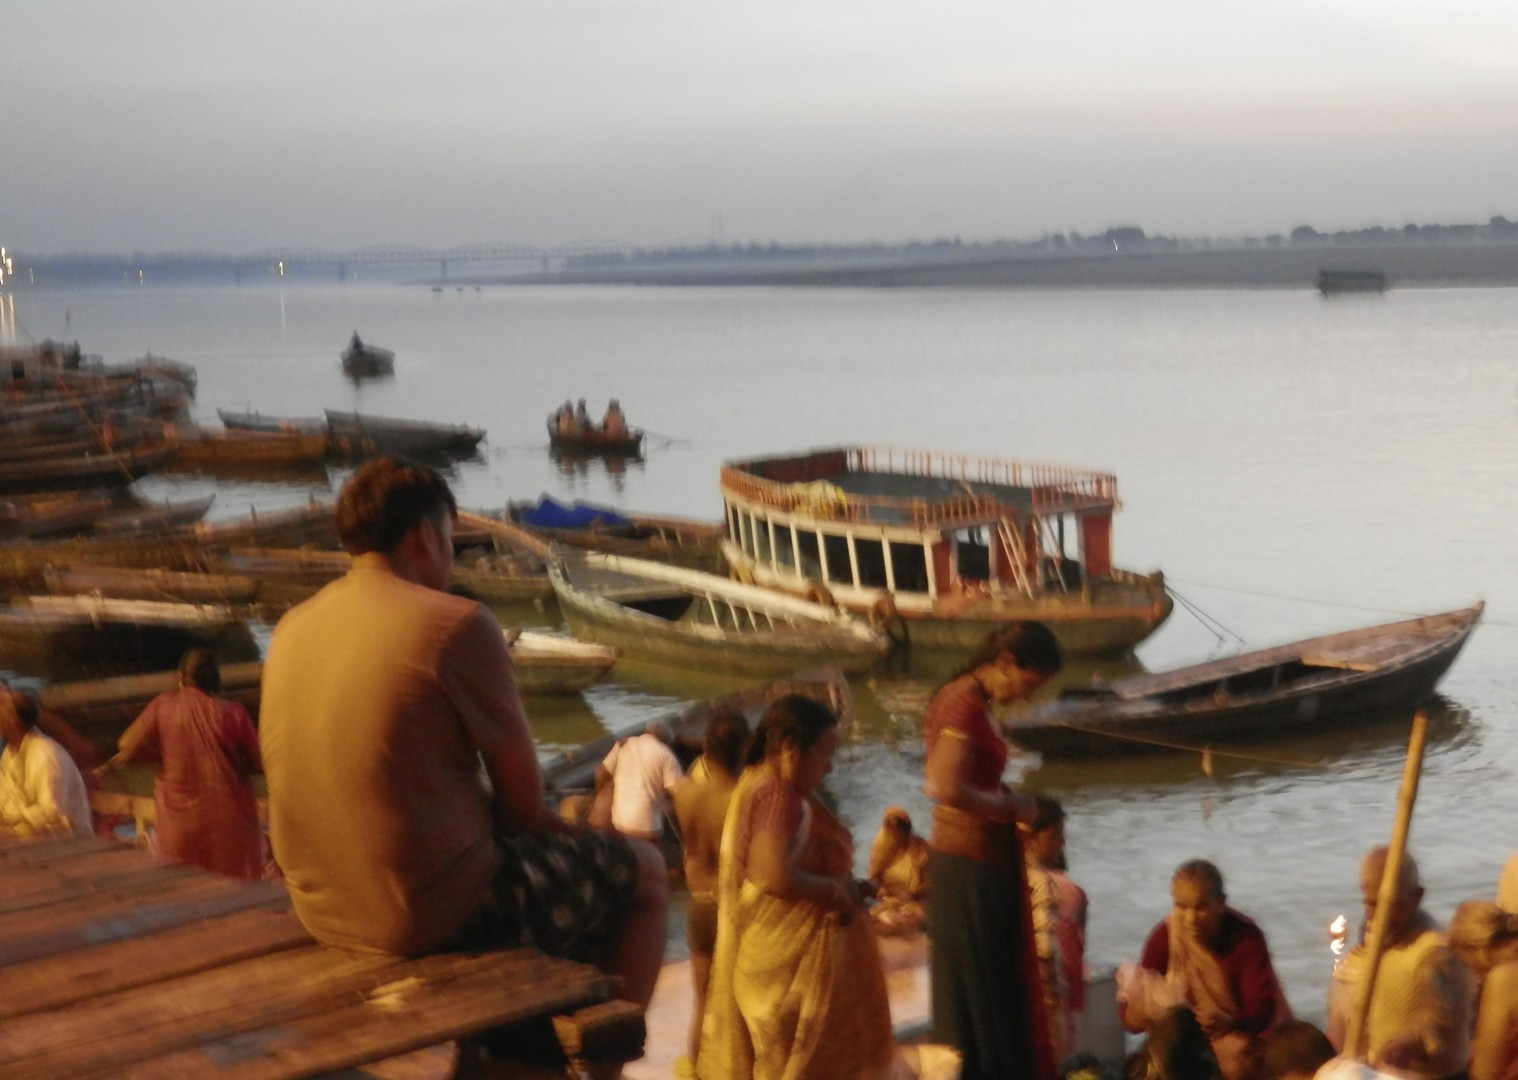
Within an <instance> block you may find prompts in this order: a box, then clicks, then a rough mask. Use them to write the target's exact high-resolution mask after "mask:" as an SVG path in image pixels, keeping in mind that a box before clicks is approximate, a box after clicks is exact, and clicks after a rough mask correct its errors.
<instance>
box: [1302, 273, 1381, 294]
mask: <svg viewBox="0 0 1518 1080" xmlns="http://www.w3.org/2000/svg"><path fill="white" fill-rule="evenodd" d="M1316 284H1317V289H1318V292H1320V293H1322V294H1323V295H1324V296H1337V295H1339V294H1341V293H1383V292H1385V291H1386V275H1385V274H1383V273H1382V272H1381V271H1380V270H1319V271H1318V280H1317V282H1316Z"/></svg>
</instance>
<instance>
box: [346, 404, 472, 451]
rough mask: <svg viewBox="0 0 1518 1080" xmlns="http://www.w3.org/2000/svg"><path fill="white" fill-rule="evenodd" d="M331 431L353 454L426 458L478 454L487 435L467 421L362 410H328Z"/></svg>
mask: <svg viewBox="0 0 1518 1080" xmlns="http://www.w3.org/2000/svg"><path fill="white" fill-rule="evenodd" d="M326 416H327V430H328V431H329V432H330V433H331V435H332V439H333V445H334V447H335V448H337V449H338V450H340V451H341V452H343V453H347V454H350V455H353V456H363V455H369V454H403V455H404V454H415V455H419V456H422V457H442V456H458V455H466V454H472V453H474V450H475V448H476V447H477V446H479V444H480V440H482V439H483V438H484V437H485V431H484V429H483V428H475V427H469V426H468V425H467V424H440V423H435V422H433V421H430V420H403V419H397V418H393V417H389V416H371V415H368V414H365V413H358V412H337V411H334V410H332V409H328V410H326Z"/></svg>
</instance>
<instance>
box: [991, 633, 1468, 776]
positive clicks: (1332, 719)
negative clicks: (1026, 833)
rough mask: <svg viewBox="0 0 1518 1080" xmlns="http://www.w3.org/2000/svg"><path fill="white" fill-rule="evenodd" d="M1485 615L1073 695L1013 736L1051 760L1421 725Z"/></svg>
mask: <svg viewBox="0 0 1518 1080" xmlns="http://www.w3.org/2000/svg"><path fill="white" fill-rule="evenodd" d="M1482 606H1483V605H1481V604H1477V605H1475V606H1474V607H1469V608H1464V609H1461V610H1459V611H1449V612H1445V613H1444V614H1442V615H1428V616H1424V617H1423V618H1418V619H1407V620H1404V621H1401V622H1393V623H1384V624H1382V625H1380V626H1371V627H1367V628H1365V629H1363V630H1350V631H1347V632H1345V633H1340V634H1329V635H1327V636H1325V637H1316V638H1310V639H1308V640H1306V641H1297V642H1293V643H1291V644H1289V645H1277V646H1275V647H1274V648H1269V649H1259V650H1256V651H1254V652H1247V653H1241V654H1240V655H1238V656H1230V657H1227V658H1225V659H1222V660H1210V661H1208V662H1206V663H1203V664H1193V665H1191V666H1190V667H1183V668H1177V669H1175V670H1173V671H1164V672H1158V673H1155V674H1152V675H1133V676H1130V677H1128V678H1124V679H1119V680H1117V681H1115V682H1113V683H1112V684H1111V685H1108V686H1102V687H1093V688H1088V689H1081V690H1067V691H1066V692H1065V694H1064V695H1063V696H1062V697H1061V698H1060V699H1059V700H1057V701H1052V702H1048V703H1047V704H1042V705H1037V706H1034V707H1033V708H1031V709H1028V710H1026V711H1024V712H1021V713H1016V714H1013V715H1011V716H1009V717H1008V718H1007V719H1006V721H1005V722H1004V724H1003V733H1004V734H1005V735H1006V737H1007V738H1008V739H1010V740H1011V741H1012V742H1014V743H1016V744H1017V745H1019V746H1022V747H1024V748H1026V749H1028V750H1037V751H1039V752H1040V753H1042V754H1044V755H1046V756H1049V757H1108V756H1112V757H1115V756H1119V755H1124V754H1142V753H1154V752H1160V751H1164V750H1167V749H1198V748H1201V747H1204V746H1208V745H1212V744H1217V743H1225V742H1231V741H1241V740H1263V739H1269V738H1276V737H1291V736H1295V735H1299V734H1302V733H1304V732H1312V731H1320V730H1323V729H1325V728H1330V727H1336V726H1341V725H1346V724H1352V723H1356V722H1359V721H1364V720H1375V719H1387V718H1390V717H1395V716H1398V715H1404V716H1411V715H1412V713H1413V711H1414V710H1415V709H1416V708H1417V707H1418V706H1419V705H1421V704H1422V703H1423V702H1424V701H1426V700H1427V699H1428V697H1429V696H1430V695H1431V694H1432V693H1433V691H1434V686H1435V684H1437V683H1438V681H1439V679H1440V677H1441V676H1442V675H1443V674H1444V673H1445V671H1446V670H1448V668H1449V666H1450V664H1452V663H1453V662H1454V660H1455V657H1456V656H1457V655H1459V653H1460V649H1461V647H1462V646H1464V644H1465V641H1466V639H1467V638H1468V637H1470V635H1471V631H1472V630H1474V629H1475V627H1476V621H1477V619H1479V618H1480V616H1481V610H1482Z"/></svg>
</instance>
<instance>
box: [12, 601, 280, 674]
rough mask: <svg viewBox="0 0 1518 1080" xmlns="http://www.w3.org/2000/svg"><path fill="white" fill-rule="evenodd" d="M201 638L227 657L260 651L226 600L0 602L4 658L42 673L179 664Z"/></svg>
mask: <svg viewBox="0 0 1518 1080" xmlns="http://www.w3.org/2000/svg"><path fill="white" fill-rule="evenodd" d="M196 645H202V646H205V647H206V648H209V649H212V650H213V651H214V652H215V653H216V655H217V657H218V658H219V659H222V660H225V661H227V662H233V661H237V660H252V659H256V658H257V657H258V645H257V643H256V642H255V641H254V640H253V635H252V633H251V632H250V631H249V630H248V627H247V624H246V623H245V622H244V621H243V619H242V616H241V615H240V614H239V613H238V612H237V611H235V610H234V609H233V608H231V607H229V606H227V605H225V604H177V603H161V602H158V601H153V600H116V599H108V598H104V597H98V596H27V597H21V598H19V599H18V600H16V601H14V602H13V603H12V604H11V605H10V606H9V607H6V608H0V662H3V663H5V664H6V666H10V667H14V668H15V669H17V670H19V671H25V672H28V673H34V674H40V675H43V676H49V677H51V676H55V675H56V674H58V673H61V672H71V673H80V674H83V673H85V672H89V673H92V674H97V675H101V676H104V675H114V674H126V673H128V672H134V671H143V670H149V671H152V670H157V669H160V668H168V667H173V666H175V665H176V664H178V662H179V658H180V657H181V656H182V655H183V654H184V652H185V650H187V649H189V648H191V647H192V646H196Z"/></svg>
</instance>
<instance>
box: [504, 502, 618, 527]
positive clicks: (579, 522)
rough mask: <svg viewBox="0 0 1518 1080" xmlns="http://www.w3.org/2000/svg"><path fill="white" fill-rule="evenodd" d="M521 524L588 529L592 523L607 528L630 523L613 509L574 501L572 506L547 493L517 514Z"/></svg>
mask: <svg viewBox="0 0 1518 1080" xmlns="http://www.w3.org/2000/svg"><path fill="white" fill-rule="evenodd" d="M517 520H518V521H520V522H521V523H522V524H523V525H535V526H537V527H538V528H540V529H588V528H590V527H591V526H592V525H598V526H600V527H601V528H607V527H610V526H614V525H631V524H632V522H631V521H629V520H627V518H625V517H623V516H622V515H621V514H619V513H617V512H616V511H615V510H612V509H610V508H609V507H605V506H594V505H592V504H590V503H583V502H579V501H576V502H575V504H574V505H573V506H565V505H564V504H563V503H561V502H555V501H554V500H553V499H551V498H549V497H548V496H547V495H544V496H542V497H541V498H540V499H538V505H536V506H530V507H528V508H527V509H525V510H523V511H521V512H520V513H519V514H518V515H517Z"/></svg>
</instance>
